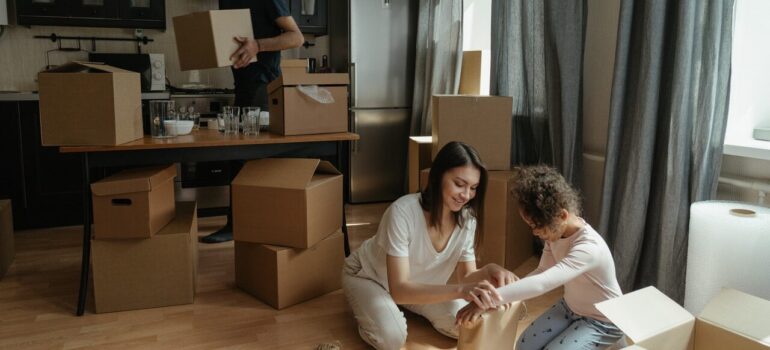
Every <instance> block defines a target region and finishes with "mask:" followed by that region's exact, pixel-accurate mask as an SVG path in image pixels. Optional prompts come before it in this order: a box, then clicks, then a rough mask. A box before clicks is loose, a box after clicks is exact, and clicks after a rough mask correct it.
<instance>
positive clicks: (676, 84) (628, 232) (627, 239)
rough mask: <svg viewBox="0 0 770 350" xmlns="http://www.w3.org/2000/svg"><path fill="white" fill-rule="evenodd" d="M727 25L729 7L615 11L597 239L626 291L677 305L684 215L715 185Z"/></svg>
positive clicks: (663, 5)
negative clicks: (646, 292)
mask: <svg viewBox="0 0 770 350" xmlns="http://www.w3.org/2000/svg"><path fill="white" fill-rule="evenodd" d="M732 20H733V1H732V0H676V1H675V0H623V1H622V3H621V8H620V18H619V24H618V39H617V48H616V57H615V74H614V78H613V85H612V97H611V102H610V120H609V130H608V135H609V136H608V140H607V158H606V163H605V172H604V186H603V193H602V209H601V219H600V232H602V233H603V234H605V236H606V239H607V241H608V243H609V245H610V248H611V250H612V251H613V255H614V257H615V264H616V266H617V274H618V280H619V282H620V284H621V287H622V288H623V290H624V291H626V292H627V291H631V290H633V289H637V288H641V287H644V286H648V285H655V286H657V288H658V289H660V290H661V291H663V292H664V293H666V294H667V295H669V296H670V297H671V298H673V299H674V300H677V301H679V302H682V301H683V299H684V281H685V267H686V258H687V224H688V221H689V206H690V204H691V203H692V202H694V201H700V200H705V199H709V198H711V197H713V196H714V195H715V192H716V186H717V179H718V176H719V168H720V161H721V156H722V142H723V139H724V133H725V127H726V120H727V110H728V108H727V107H728V96H729V92H728V89H729V78H730V56H731V38H732V27H733V25H732Z"/></svg>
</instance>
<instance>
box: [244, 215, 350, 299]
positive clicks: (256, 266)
mask: <svg viewBox="0 0 770 350" xmlns="http://www.w3.org/2000/svg"><path fill="white" fill-rule="evenodd" d="M344 259H345V254H344V249H343V239H342V231H339V230H338V231H337V232H334V234H332V235H331V236H329V237H327V238H326V239H324V240H322V241H320V242H318V244H316V245H314V246H312V247H310V248H308V249H296V248H287V247H279V246H274V245H265V244H257V243H247V242H238V241H236V242H235V282H236V284H237V285H238V287H239V288H241V289H243V290H244V291H246V292H248V293H249V294H251V295H253V296H255V297H257V298H258V299H260V300H262V301H263V302H265V303H266V304H268V305H270V306H272V307H274V308H276V309H283V308H285V307H288V306H291V305H294V304H298V303H301V302H303V301H306V300H309V299H312V298H315V297H318V296H321V295H323V294H326V293H329V292H331V291H334V290H337V289H339V288H340V287H341V271H342V264H343V261H344Z"/></svg>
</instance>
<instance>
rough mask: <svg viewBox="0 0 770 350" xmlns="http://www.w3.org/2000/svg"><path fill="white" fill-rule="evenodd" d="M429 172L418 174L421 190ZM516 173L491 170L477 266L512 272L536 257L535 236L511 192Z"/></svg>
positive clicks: (428, 170) (425, 170)
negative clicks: (487, 266)
mask: <svg viewBox="0 0 770 350" xmlns="http://www.w3.org/2000/svg"><path fill="white" fill-rule="evenodd" d="M429 172H430V169H424V170H422V171H421V172H420V189H424V188H425V186H427V184H428V174H429ZM516 173H517V171H516V170H515V169H514V170H509V171H490V172H488V178H487V192H486V194H485V197H484V212H483V213H482V216H483V217H482V220H481V222H482V223H483V226H482V235H483V237H484V239H483V240H482V242H481V246H480V247H479V249H478V251H477V252H476V257H477V258H478V259H479V266H484V265H486V264H490V263H495V264H498V265H500V266H502V267H505V268H506V269H508V270H511V271H513V270H515V269H516V268H517V267H519V266H520V265H521V264H522V263H524V262H525V261H526V260H527V259H529V258H530V257H532V256H533V255H535V250H534V236H533V235H532V230H531V229H530V228H529V226H528V225H527V223H525V222H524V220H523V219H522V218H521V215H519V205H518V203H517V202H516V198H515V197H514V195H513V193H511V190H512V189H513V185H514V181H515V180H516Z"/></svg>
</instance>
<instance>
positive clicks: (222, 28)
mask: <svg viewBox="0 0 770 350" xmlns="http://www.w3.org/2000/svg"><path fill="white" fill-rule="evenodd" d="M173 21H174V37H175V39H176V52H177V55H178V56H179V68H180V69H181V70H183V71H186V70H191V69H207V68H218V67H226V66H231V65H232V64H233V62H232V61H230V56H231V55H232V54H233V53H234V52H235V50H237V49H238V47H239V46H240V45H239V44H238V42H237V41H235V39H234V38H235V37H236V36H239V37H246V38H250V39H253V38H254V30H253V29H252V26H251V12H249V10H248V9H238V10H212V11H204V12H194V13H190V14H187V15H183V16H176V17H174V18H173ZM255 61H256V57H255V58H253V59H252V60H251V62H255Z"/></svg>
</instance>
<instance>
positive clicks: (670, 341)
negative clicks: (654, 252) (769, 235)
mask: <svg viewBox="0 0 770 350" xmlns="http://www.w3.org/2000/svg"><path fill="white" fill-rule="evenodd" d="M596 308H597V309H599V311H601V312H602V313H603V314H604V315H605V316H606V317H607V318H609V319H610V320H611V321H612V322H613V323H615V325H616V326H618V328H620V329H621V330H622V331H623V332H624V333H625V334H626V339H627V341H628V343H629V344H633V345H632V346H630V347H626V348H624V349H650V350H653V349H666V350H684V349H689V350H693V349H694V350H726V349H741V350H759V349H763V350H767V349H770V301H767V300H764V299H761V298H758V297H755V296H752V295H749V294H746V293H743V292H740V291H737V290H734V289H723V290H722V292H721V293H720V294H719V295H717V296H716V297H714V298H713V299H711V301H710V302H709V303H708V305H706V307H705V308H704V309H703V312H702V313H701V314H700V316H698V317H697V318H695V317H694V316H693V315H691V314H690V313H689V312H687V310H685V309H684V308H682V307H681V306H679V304H677V303H676V302H675V301H673V300H671V299H669V298H668V297H667V296H665V295H664V294H663V293H661V292H660V291H659V290H657V289H655V287H647V288H644V289H640V290H637V291H635V292H631V293H628V294H626V295H623V296H621V297H618V298H615V299H612V300H607V301H603V302H601V303H598V304H596Z"/></svg>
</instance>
